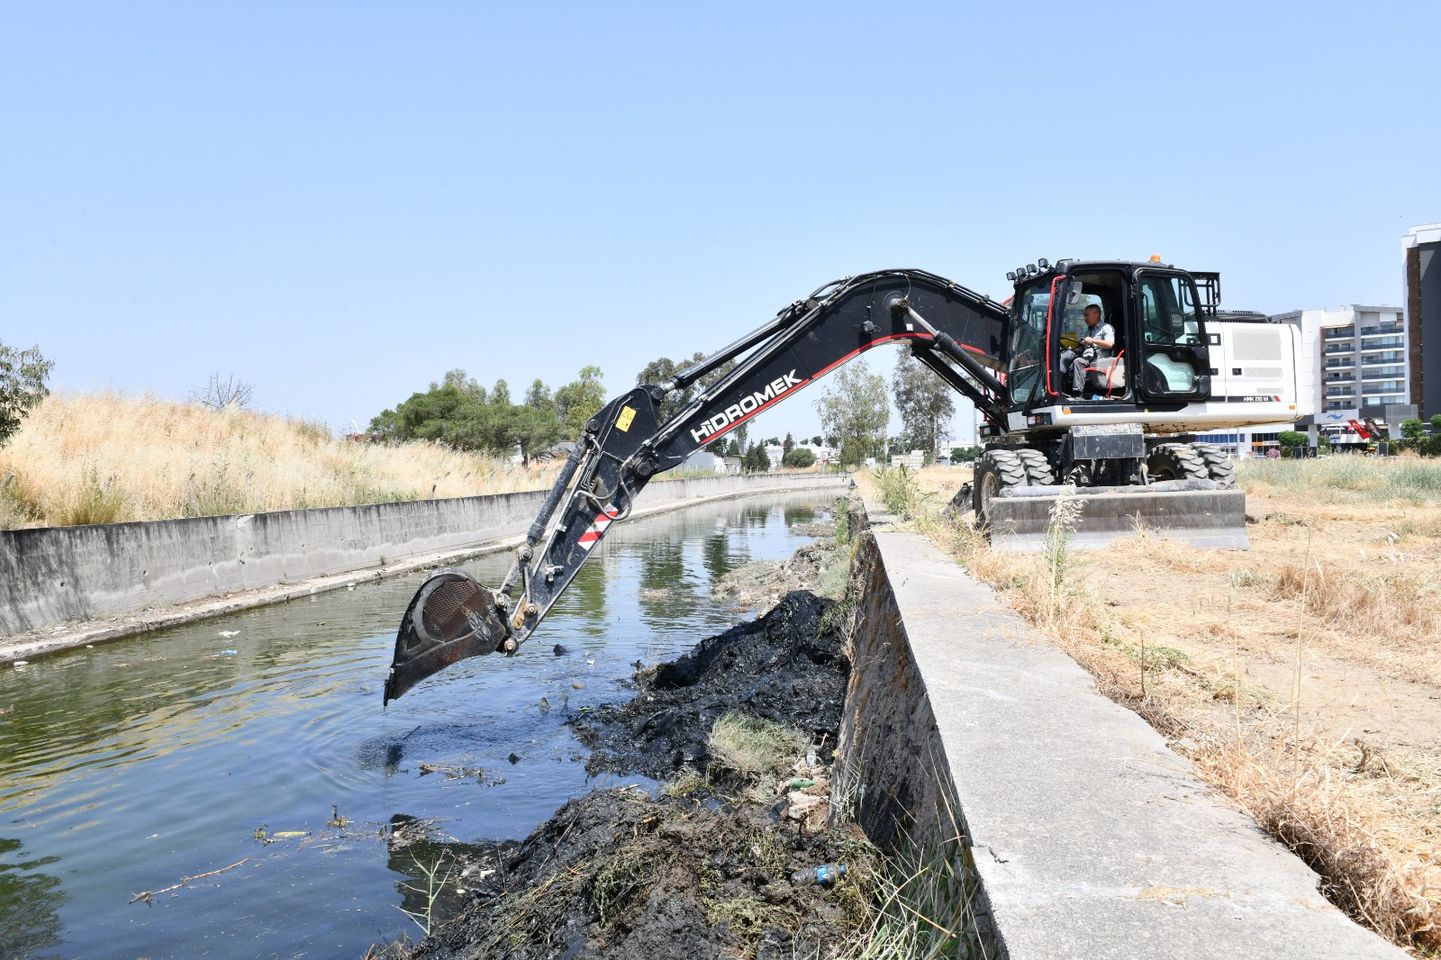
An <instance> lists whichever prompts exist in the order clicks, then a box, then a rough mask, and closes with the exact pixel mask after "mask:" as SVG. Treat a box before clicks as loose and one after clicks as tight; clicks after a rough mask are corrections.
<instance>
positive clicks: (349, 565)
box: [0, 474, 850, 662]
mask: <svg viewBox="0 0 1441 960" xmlns="http://www.w3.org/2000/svg"><path fill="white" fill-rule="evenodd" d="M849 482H850V480H849V477H846V476H843V475H835V474H777V475H767V474H762V475H750V476H728V477H714V478H710V477H705V478H699V479H685V480H671V481H665V482H656V483H652V484H651V485H649V486H648V487H647V488H646V489H645V491H644V493H643V494H642V495H641V498H640V507H639V508H638V509H637V510H636V511H635V514H634V515H635V516H643V515H646V514H650V513H657V512H661V511H665V510H675V509H680V508H683V507H687V506H692V505H694V504H696V503H702V502H709V501H713V500H722V499H727V498H732V497H742V496H754V495H759V494H777V493H782V494H783V493H789V492H792V491H798V490H810V489H822V488H830V489H836V490H840V489H843V488H844V487H845V486H847V485H848V484H849ZM544 496H545V494H544V492H542V491H534V492H526V493H508V494H496V495H493V496H482V497H459V498H455V499H448V500H419V501H412V502H407V503H384V504H372V505H367V506H358V507H333V508H327V509H319V510H289V511H282V512H277V513H261V514H253V515H247V516H227V517H196V518H192V519H186V520H162V521H155V522H145V523H116V524H99V525H94V526H84V527H49V528H41V529H32V530H6V531H0V662H4V661H7V660H14V659H19V658H23V657H28V656H36V655H38V654H41V653H47V652H51V651H54V650H59V649H64V648H66V647H72V646H77V645H80V644H83V643H95V642H98V641H100V640H107V639H112V638H114V637H117V636H124V635H127V634H133V633H138V632H141V631H144V630H149V629H155V628H157V627H161V626H169V625H173V624H175V623H181V622H185V621H187V620H193V619H198V618H200V617H204V616H214V615H216V614H220V613H227V612H230V611H232V610H236V609H242V608H244V607H250V606H258V605H260V604H263V603H271V602H275V601H277V600H283V599H288V598H290V597H293V596H298V595H303V594H307V593H313V592H317V591H320V590H325V589H332V588H334V587H338V586H342V585H344V584H347V583H354V582H355V581H356V580H357V579H366V578H372V577H376V576H385V575H390V574H394V573H401V572H405V571H407V570H412V569H416V568H418V567H421V566H427V565H432V564H436V563H444V562H447V561H450V560H454V559H457V558H459V557H463V556H467V555H472V554H476V553H481V552H485V551H487V550H493V549H505V548H507V547H509V546H512V545H514V544H515V543H517V542H519V539H520V537H521V536H522V535H523V534H524V532H525V530H526V528H527V527H529V525H530V523H531V521H533V520H534V519H535V516H536V513H537V511H539V509H540V506H541V502H542V500H543V499H544Z"/></svg>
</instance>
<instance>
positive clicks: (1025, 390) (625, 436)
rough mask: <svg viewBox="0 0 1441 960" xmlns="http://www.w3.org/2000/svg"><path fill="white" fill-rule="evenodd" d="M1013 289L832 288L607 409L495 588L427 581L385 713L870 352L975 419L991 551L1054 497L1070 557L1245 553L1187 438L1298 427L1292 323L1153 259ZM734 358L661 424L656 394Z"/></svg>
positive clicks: (1219, 479) (1055, 275) (1221, 461)
mask: <svg viewBox="0 0 1441 960" xmlns="http://www.w3.org/2000/svg"><path fill="white" fill-rule="evenodd" d="M1007 279H1008V280H1009V281H1011V282H1012V283H1013V284H1014V295H1013V296H1012V297H1011V298H1010V299H1009V301H1008V302H1007V303H1000V302H997V301H994V300H992V299H991V298H990V297H987V296H984V295H982V294H979V293H976V292H974V291H972V290H969V289H967V288H965V287H962V286H961V285H959V284H957V283H954V282H952V281H950V280H947V279H945V278H944V277H941V276H937V275H936V274H933V273H928V272H926V271H923V270H914V269H897V270H881V271H877V272H874V273H866V274H860V275H858V276H852V277H846V278H843V279H840V280H837V281H834V282H832V283H829V284H826V285H825V286H822V287H820V288H819V289H817V290H816V291H815V292H814V293H812V294H811V295H810V296H808V297H806V298H804V299H802V300H797V301H796V302H794V303H792V304H790V305H789V306H787V307H785V308H784V309H782V310H781V311H780V312H779V313H777V314H776V316H775V317H774V319H772V320H771V321H770V322H768V323H766V324H764V325H763V326H761V327H759V328H757V329H756V330H753V331H752V332H750V333H748V334H746V335H745V336H743V337H741V338H740V339H738V340H736V341H735V342H734V343H732V344H730V345H729V346H727V347H725V348H724V349H722V350H720V351H718V352H717V353H715V354H713V355H711V356H709V357H707V358H706V359H704V360H702V361H700V362H698V363H696V364H694V365H693V366H691V367H689V368H688V369H686V370H684V371H682V372H680V373H678V374H676V375H675V376H674V377H673V378H671V379H670V380H668V381H666V382H664V383H658V384H642V385H640V386H637V387H636V388H635V389H633V390H631V391H629V392H628V393H626V394H624V395H622V396H620V397H617V398H615V399H613V400H611V401H610V402H608V403H607V404H605V406H603V407H602V408H601V409H600V411H599V412H597V413H596V414H595V416H593V417H592V418H591V419H590V420H589V422H588V423H587V424H586V426H585V431H584V433H583V435H582V436H581V438H580V440H579V442H577V443H576V445H575V447H574V448H573V449H572V451H571V453H570V456H569V457H568V458H567V459H566V461H565V463H564V465H563V466H562V468H561V470H560V472H559V474H558V476H557V478H556V481H555V484H554V486H553V487H552V488H551V490H550V492H549V494H548V495H547V496H546V498H545V500H544V502H543V503H542V506H541V509H540V513H539V515H538V516H537V517H536V518H535V522H534V523H532V524H531V525H530V528H529V530H528V531H527V533H526V535H525V539H524V541H523V542H522V543H521V545H520V546H519V547H517V549H516V556H515V561H514V563H513V564H512V565H511V568H510V572H509V573H508V575H507V576H506V578H505V580H504V582H503V583H502V584H501V585H500V586H499V587H498V588H497V589H495V590H493V591H492V590H490V589H488V588H487V587H485V586H483V585H481V584H480V583H479V582H477V581H476V580H475V579H474V578H473V577H471V576H470V575H469V574H467V573H465V572H464V571H462V570H456V569H448V570H442V571H439V572H437V573H436V574H435V575H433V576H432V577H430V578H429V579H428V580H426V582H425V583H424V584H422V585H421V587H420V589H419V590H418V591H417V592H416V595H415V597H414V598H413V599H412V600H411V602H410V605H409V606H408V607H407V609H406V611H405V615H404V617H403V618H402V620H401V624H400V629H399V631H398V634H397V636H396V643H395V656H394V660H393V662H392V665H391V668H390V672H389V675H388V677H387V679H386V683H385V693H384V699H385V702H386V703H389V701H391V700H393V699H395V698H397V697H399V696H401V695H402V694H404V693H405V692H406V691H407V690H409V689H410V688H411V687H413V686H414V685H415V684H417V683H419V682H420V681H421V680H423V679H425V678H426V677H429V676H431V675H433V674H435V673H436V672H438V671H440V670H442V669H444V668H445V667H446V666H449V665H450V664H453V663H456V662H458V661H460V660H463V659H466V658H468V657H475V656H482V655H485V654H490V653H502V654H506V655H514V654H515V653H516V652H517V651H518V650H519V649H520V647H521V645H522V644H523V643H525V641H526V640H527V639H528V638H529V637H530V636H531V635H532V634H533V633H534V632H535V630H536V629H537V628H538V627H539V625H540V623H541V621H542V620H543V619H544V618H545V616H546V614H547V613H548V612H549V611H550V609H551V607H552V605H553V604H554V603H555V602H556V600H557V599H558V598H559V597H560V595H561V594H562V593H563V592H564V591H565V589H566V588H567V587H568V586H569V585H570V582H571V580H572V579H573V578H574V577H575V575H576V573H577V571H578V570H579V569H580V567H581V565H582V564H584V563H585V561H586V558H587V557H588V556H590V555H591V553H592V552H593V551H594V550H595V548H596V546H597V545H598V544H599V543H600V542H601V540H602V539H604V537H605V535H606V532H607V531H608V530H609V529H611V528H612V527H613V526H614V525H615V524H617V523H622V522H624V521H625V520H626V518H627V517H628V516H629V515H630V513H631V510H632V509H633V508H634V506H635V504H636V499H637V497H639V496H640V494H641V492H642V490H643V489H644V488H645V485H646V484H647V483H649V482H650V481H651V480H652V479H653V478H654V477H656V476H657V475H659V474H661V473H664V472H665V471H666V470H670V469H672V468H674V467H676V466H678V465H679V464H681V463H682V462H684V461H685V459H686V458H687V457H688V456H690V455H691V454H692V453H694V452H695V451H697V450H699V449H701V448H703V447H706V446H708V445H710V444H712V443H715V442H716V441H718V440H720V439H721V438H723V437H725V436H726V435H728V434H729V433H730V432H731V431H733V430H735V429H736V428H737V427H739V426H740V425H741V424H743V423H745V422H746V421H748V420H750V419H751V418H752V417H755V416H756V415H758V414H760V413H761V412H763V411H765V410H768V409H770V408H771V407H773V406H775V405H776V404H778V403H781V402H783V401H785V400H788V399H790V398H791V397H793V396H795V395H796V394H797V393H799V392H801V391H802V390H803V389H804V388H805V387H807V386H809V385H810V384H812V383H814V382H815V381H817V380H819V379H821V378H822V377H824V376H825V375H826V374H827V373H829V372H831V371H832V370H834V369H836V368H837V367H839V366H840V365H841V364H843V363H845V362H847V361H848V360H851V359H853V358H854V357H857V356H859V355H860V354H862V353H864V352H866V351H867V350H870V349H872V348H874V347H878V346H881V345H882V344H886V343H905V344H908V345H909V347H910V349H911V350H912V351H913V353H914V355H915V357H916V358H917V359H918V360H919V361H920V362H921V363H923V364H924V365H925V366H927V367H928V368H930V369H931V370H932V371H934V372H935V373H936V375H937V376H939V377H941V378H942V379H943V380H944V381H945V382H946V383H947V384H949V385H950V386H951V387H952V388H954V389H955V390H956V391H958V392H959V393H961V394H962V395H963V396H965V397H967V398H969V399H970V400H971V401H972V402H973V403H974V404H975V406H976V409H977V411H978V412H979V414H980V415H981V417H982V418H983V419H984V425H983V426H982V427H981V435H982V438H983V439H984V451H983V452H982V454H981V456H980V457H979V459H978V460H977V461H976V464H975V469H974V474H973V481H972V483H971V485H970V490H969V494H970V504H971V507H972V509H973V510H974V513H975V522H976V524H977V525H978V526H979V527H980V528H981V529H983V530H985V531H986V532H987V534H988V535H989V536H990V538H991V541H992V543H993V545H995V546H996V548H997V549H1002V550H1011V551H1033V550H1037V549H1040V548H1041V544H1042V542H1043V540H1044V537H1045V534H1046V531H1047V530H1048V529H1049V528H1050V527H1051V525H1052V523H1053V516H1054V509H1055V504H1056V502H1057V501H1058V500H1059V499H1064V498H1074V500H1075V502H1076V503H1077V504H1079V506H1080V509H1079V511H1078V512H1079V517H1077V518H1075V519H1074V521H1073V522H1074V524H1075V526H1074V530H1073V536H1074V542H1075V544H1076V545H1077V546H1079V547H1103V546H1104V545H1105V544H1106V543H1108V542H1110V541H1112V540H1114V539H1115V538H1116V537H1118V536H1127V535H1133V534H1134V533H1135V532H1136V531H1137V530H1153V531H1156V532H1158V533H1160V534H1162V535H1164V536H1167V537H1172V538H1175V539H1178V540H1181V541H1185V542H1191V543H1197V544H1200V545H1202V546H1208V547H1215V548H1231V549H1245V548H1246V547H1247V542H1246V532H1245V495H1244V493H1242V492H1241V491H1240V490H1239V489H1237V488H1236V477H1235V470H1234V467H1233V465H1232V463H1231V461H1230V460H1229V459H1228V458H1227V456H1226V455H1225V453H1224V452H1223V451H1222V450H1221V449H1220V448H1218V447H1214V446H1211V445H1209V444H1207V443H1204V442H1198V441H1197V440H1196V439H1195V436H1196V434H1197V433H1198V432H1204V431H1213V430H1222V429H1234V428H1237V427H1244V426H1252V425H1258V424H1269V423H1278V422H1285V423H1289V422H1292V421H1294V420H1296V419H1297V418H1298V417H1299V416H1301V415H1303V414H1304V413H1306V412H1308V411H1304V410H1298V403H1299V402H1300V397H1301V396H1302V395H1303V391H1301V390H1299V389H1298V385H1297V372H1296V355H1297V353H1296V348H1297V339H1298V338H1297V332H1296V330H1295V328H1294V327H1292V326H1290V325H1287V324H1270V323H1265V322H1256V320H1255V319H1254V318H1255V315H1250V316H1251V317H1252V318H1253V319H1251V320H1249V321H1248V320H1232V319H1227V318H1226V317H1225V316H1224V315H1220V314H1218V311H1217V305H1218V304H1219V302H1220V278H1219V275H1217V274H1215V273H1189V272H1187V271H1185V270H1181V269H1178V268H1176V267H1173V266H1170V265H1167V264H1163V263H1161V262H1160V258H1159V257H1154V256H1153V257H1152V258H1151V260H1150V261H1147V262H1127V261H1082V260H1061V261H1058V262H1056V263H1054V264H1052V263H1050V262H1048V261H1047V260H1044V259H1041V260H1037V261H1036V262H1035V263H1031V264H1027V265H1025V266H1023V267H1021V268H1019V269H1017V270H1015V271H1012V272H1011V273H1008V274H1007ZM1088 307H1096V308H1098V309H1099V310H1100V311H1101V314H1102V317H1103V318H1104V319H1105V322H1107V323H1109V324H1110V325H1111V327H1112V328H1113V330H1114V331H1115V341H1114V342H1113V344H1112V347H1111V348H1110V349H1109V350H1107V351H1105V352H1104V354H1102V353H1101V352H1100V351H1095V350H1092V351H1089V352H1087V351H1085V350H1084V349H1083V348H1082V347H1081V339H1082V337H1083V336H1084V334H1085V331H1086V329H1087V324H1086V321H1085V314H1086V311H1087V308H1088ZM732 363H733V364H734V366H733V367H731V368H730V370H729V372H728V373H725V374H724V375H723V376H720V377H719V378H718V379H714V382H711V383H710V384H709V385H708V386H706V387H705V388H704V389H702V390H701V391H700V392H699V394H698V395H696V396H695V397H694V399H692V400H691V402H690V403H689V404H688V405H686V406H685V407H684V408H683V409H681V410H680V411H679V412H678V413H675V414H674V415H673V416H671V417H669V418H668V419H664V420H662V418H661V416H660V410H661V402H662V401H663V400H665V399H666V398H667V397H670V396H673V395H675V394H676V393H678V392H680V391H686V390H688V389H689V388H691V387H692V386H693V385H695V384H696V383H697V382H699V381H701V380H702V378H704V377H706V376H707V375H708V374H713V373H715V372H716V371H718V370H721V369H722V368H724V367H725V366H726V365H727V364H732ZM1078 363H1079V364H1082V366H1081V367H1080V371H1079V373H1078V369H1077V367H1076V366H1075V365H1076V364H1078ZM1078 387H1079V389H1078ZM1072 512H1075V511H1072Z"/></svg>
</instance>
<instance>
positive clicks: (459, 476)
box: [0, 393, 556, 528]
mask: <svg viewBox="0 0 1441 960" xmlns="http://www.w3.org/2000/svg"><path fill="white" fill-rule="evenodd" d="M555 469H556V468H555V467H553V466H547V467H545V468H544V469H533V470H527V469H522V468H520V467H517V466H513V465H511V464H509V463H507V462H504V461H500V460H495V459H493V458H490V457H485V456H481V455H479V454H474V453H462V452H457V451H455V450H451V449H448V448H446V447H443V446H440V445H438V444H433V443H407V444H403V445H397V446H383V445H379V444H365V443H347V442H346V441H344V440H337V439H335V438H334V437H332V436H331V434H330V431H329V429H327V428H326V427H325V426H324V425H322V424H318V423H314V422H310V421H306V420H293V419H287V418H284V417H278V416H273V415H270V414H263V413H254V412H251V411H246V410H234V409H228V410H213V409H209V408H207V407H203V406H201V405H199V404H182V403H173V402H170V401H166V400H160V399H157V398H155V397H153V396H148V395H147V396H142V397H134V396H122V395H120V394H116V393H69V394H67V393H57V394H53V395H51V396H50V397H47V398H46V400H45V401H44V403H42V404H41V405H40V406H39V407H38V408H37V409H36V410H35V411H34V412H33V413H32V414H31V416H30V418H29V419H28V420H27V421H26V422H25V425H24V427H23V428H22V429H21V431H20V433H19V434H17V435H16V436H15V437H14V438H13V439H12V440H11V442H10V443H8V444H6V445H5V447H3V448H0V528H3V527H19V526H62V525H69V524H81V523H109V522H116V521H125V520H157V519H168V518H172V517H194V516H207V515H216V514H232V513H258V512H263V511H269V510H289V509H298V508H304V507H328V506H340V505H345V504H357V503H379V502H386V501H394V500H414V499H420V498H425V497H458V496H468V495H473V494H481V493H503V492H508V491H513V490H533V489H542V488H545V487H547V486H549V485H550V481H551V477H552V476H553V474H554V470H555Z"/></svg>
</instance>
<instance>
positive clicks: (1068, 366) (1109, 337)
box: [1061, 303, 1116, 395]
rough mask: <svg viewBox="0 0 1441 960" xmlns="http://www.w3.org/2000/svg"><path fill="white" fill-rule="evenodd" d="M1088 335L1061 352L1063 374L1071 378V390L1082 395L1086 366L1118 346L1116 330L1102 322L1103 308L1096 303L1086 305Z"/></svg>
mask: <svg viewBox="0 0 1441 960" xmlns="http://www.w3.org/2000/svg"><path fill="white" fill-rule="evenodd" d="M1085 317H1086V335H1085V336H1084V337H1082V338H1081V339H1080V341H1079V342H1078V343H1077V344H1076V346H1075V347H1074V348H1071V349H1068V350H1065V351H1063V352H1062V353H1061V374H1062V376H1067V375H1069V376H1070V378H1071V387H1072V390H1071V392H1072V393H1073V394H1076V395H1080V394H1082V393H1084V392H1085V388H1086V368H1087V367H1089V366H1093V365H1094V364H1095V362H1096V361H1097V360H1105V359H1107V358H1109V357H1110V356H1111V351H1112V350H1113V349H1114V348H1115V346H1116V331H1115V328H1114V327H1112V326H1111V325H1110V324H1109V323H1102V322H1101V308H1100V307H1098V306H1096V305H1095V304H1094V303H1093V304H1090V305H1089V306H1087V307H1086V310H1085Z"/></svg>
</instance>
